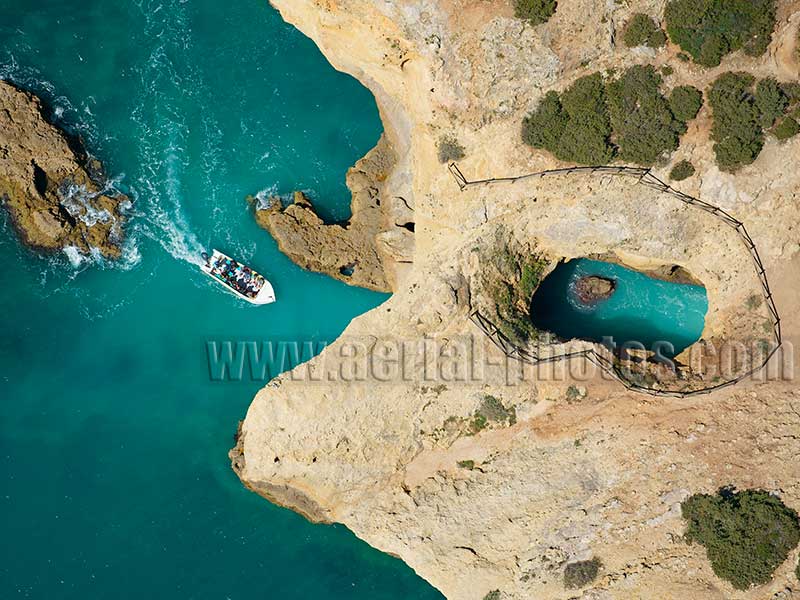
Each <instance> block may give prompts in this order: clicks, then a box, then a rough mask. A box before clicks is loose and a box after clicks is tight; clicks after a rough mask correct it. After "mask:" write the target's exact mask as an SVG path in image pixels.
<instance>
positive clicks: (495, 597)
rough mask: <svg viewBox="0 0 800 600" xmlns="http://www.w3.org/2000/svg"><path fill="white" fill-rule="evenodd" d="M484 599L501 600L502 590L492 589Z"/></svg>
mask: <svg viewBox="0 0 800 600" xmlns="http://www.w3.org/2000/svg"><path fill="white" fill-rule="evenodd" d="M483 600H500V590H492V591H491V592H489V593H488V594H486V595H485V596H484V597H483Z"/></svg>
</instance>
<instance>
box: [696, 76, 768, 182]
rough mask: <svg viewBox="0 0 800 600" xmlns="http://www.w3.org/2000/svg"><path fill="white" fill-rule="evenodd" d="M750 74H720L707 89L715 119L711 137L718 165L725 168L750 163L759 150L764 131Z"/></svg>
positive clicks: (761, 146) (729, 168) (731, 168)
mask: <svg viewBox="0 0 800 600" xmlns="http://www.w3.org/2000/svg"><path fill="white" fill-rule="evenodd" d="M754 82H755V80H754V78H753V76H752V75H749V74H747V73H723V74H722V75H720V76H719V77H718V78H717V79H716V81H714V83H713V84H712V85H711V87H710V88H709V90H708V102H709V105H710V106H711V111H712V114H713V118H714V122H713V124H712V126H711V139H712V140H713V141H714V142H715V143H714V153H715V154H716V157H717V164H718V165H719V167H720V168H721V169H722V170H724V171H735V170H737V169H739V168H740V167H742V166H744V165H749V164H751V163H752V162H753V161H755V159H756V158H757V157H758V155H759V154H760V153H761V149H762V148H763V146H764V131H763V129H762V127H761V114H760V111H759V110H758V107H756V104H755V100H754V98H753V94H752V87H753V83H754Z"/></svg>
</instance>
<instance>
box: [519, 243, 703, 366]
mask: <svg viewBox="0 0 800 600" xmlns="http://www.w3.org/2000/svg"><path fill="white" fill-rule="evenodd" d="M591 275H596V276H599V277H605V278H608V279H613V280H614V281H615V282H616V289H615V291H614V293H613V294H612V295H611V297H609V298H608V299H607V300H602V301H600V302H598V303H596V304H594V305H591V306H587V305H585V304H583V303H582V302H581V301H580V300H579V299H578V297H577V295H576V293H575V288H574V286H575V282H576V281H577V280H578V279H580V278H581V277H587V276H591ZM707 311H708V298H707V296H706V290H705V288H703V287H702V286H698V285H685V284H678V283H671V282H668V281H662V280H659V279H654V278H652V277H648V276H647V275H644V274H642V273H639V272H638V271H634V270H632V269H626V268H625V267H622V266H620V265H616V264H612V263H607V262H602V261H597V260H589V259H586V258H580V259H576V260H570V261H567V262H565V263H562V264H560V265H559V266H557V267H556V269H555V270H554V271H553V272H552V273H551V274H550V275H548V276H547V277H546V278H545V279H544V280H543V281H542V284H541V285H540V286H539V289H537V290H536V293H535V294H534V295H533V300H532V302H531V315H532V317H533V322H534V324H536V326H537V327H539V328H541V329H544V330H547V331H550V332H552V333H555V334H556V335H557V336H559V337H560V338H562V339H575V338H577V339H584V340H592V341H597V342H602V341H604V339H605V338H612V339H613V342H614V343H616V344H618V345H619V344H624V343H626V342H633V341H635V342H641V343H642V344H644V346H645V348H653V347H654V346H653V345H654V344H655V343H656V342H667V343H668V344H670V345H671V348H670V346H661V349H662V354H663V355H665V356H675V355H677V354H679V353H680V352H682V351H683V350H684V349H685V348H686V347H688V346H690V345H691V344H693V343H694V342H696V341H697V340H698V339H699V338H700V336H701V335H702V333H703V326H704V324H705V315H706V312H707Z"/></svg>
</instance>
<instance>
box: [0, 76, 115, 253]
mask: <svg viewBox="0 0 800 600" xmlns="http://www.w3.org/2000/svg"><path fill="white" fill-rule="evenodd" d="M0 201H1V202H2V205H3V206H4V207H5V210H6V211H8V214H9V215H10V217H11V222H12V223H13V224H14V226H15V228H16V230H17V231H18V232H19V235H20V237H21V239H22V240H23V241H24V242H25V243H26V244H27V245H29V246H31V247H33V248H37V249H40V250H46V251H55V250H61V249H64V248H68V247H72V248H76V249H77V250H78V251H80V252H81V253H83V254H89V253H91V252H92V251H97V252H99V253H100V254H101V255H103V256H104V257H106V258H118V257H119V256H120V252H121V244H122V240H123V225H124V223H125V217H124V215H123V214H122V211H123V210H124V209H125V208H126V207H128V206H129V205H130V201H129V200H128V198H127V196H124V195H122V194H119V193H116V192H113V191H110V190H108V189H107V186H106V178H105V175H104V173H103V167H102V165H101V164H100V162H99V161H97V160H96V159H93V158H90V157H89V156H88V155H87V153H86V151H85V150H84V149H83V148H82V147H81V145H80V142H79V141H77V140H75V139H73V138H70V137H69V136H68V135H67V134H66V133H64V132H63V131H61V130H60V129H58V128H57V127H55V126H54V125H52V124H51V123H49V122H48V121H47V119H46V118H45V116H44V112H43V107H42V103H41V101H40V100H39V98H37V97H36V96H34V95H33V94H31V93H29V92H26V91H24V90H20V89H18V88H16V87H15V86H13V85H11V84H9V83H7V82H4V81H0Z"/></svg>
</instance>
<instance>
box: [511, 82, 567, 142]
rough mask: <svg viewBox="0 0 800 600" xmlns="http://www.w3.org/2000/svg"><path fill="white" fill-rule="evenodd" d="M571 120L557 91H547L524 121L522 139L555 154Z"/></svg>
mask: <svg viewBox="0 0 800 600" xmlns="http://www.w3.org/2000/svg"><path fill="white" fill-rule="evenodd" d="M568 121H569V119H568V117H567V115H566V113H565V112H564V108H563V107H562V106H561V100H560V99H559V97H558V93H557V92H547V94H545V96H544V98H542V101H541V102H539V106H537V107H536V110H535V111H534V112H532V113H531V114H530V115H528V116H527V117H525V120H524V121H523V122H522V141H524V142H525V143H526V144H528V145H529V146H533V147H534V148H543V149H544V150H547V151H548V152H550V153H551V154H555V153H556V151H557V148H558V142H559V140H560V139H561V134H562V133H563V132H564V129H566V127H567V122H568Z"/></svg>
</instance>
